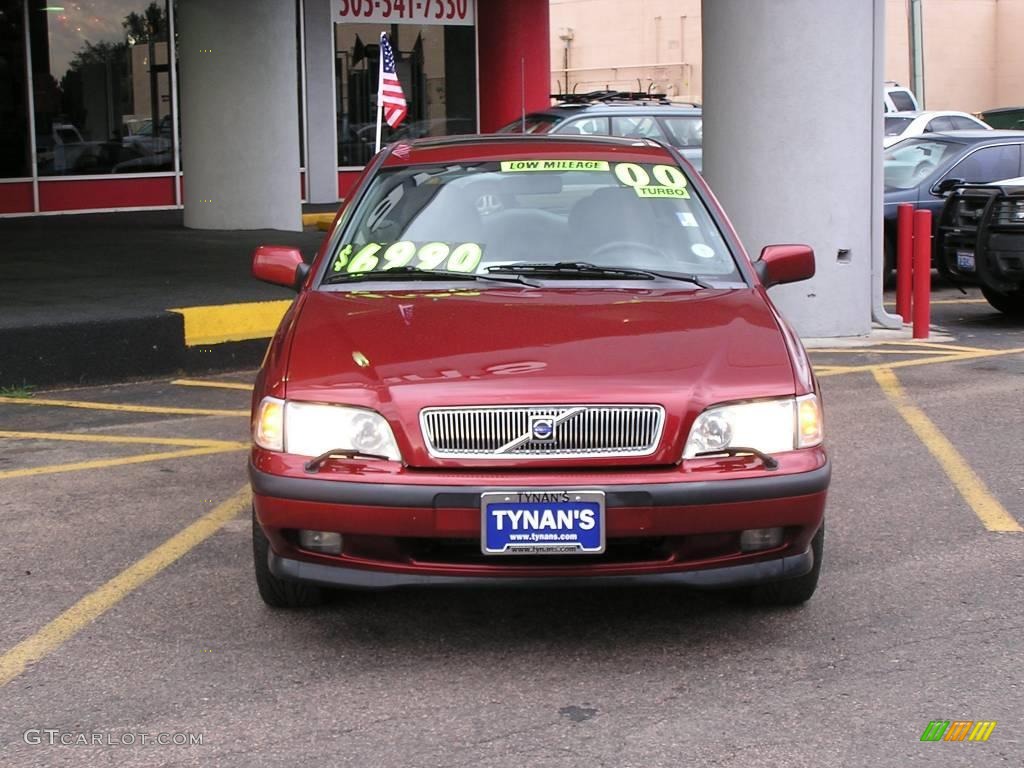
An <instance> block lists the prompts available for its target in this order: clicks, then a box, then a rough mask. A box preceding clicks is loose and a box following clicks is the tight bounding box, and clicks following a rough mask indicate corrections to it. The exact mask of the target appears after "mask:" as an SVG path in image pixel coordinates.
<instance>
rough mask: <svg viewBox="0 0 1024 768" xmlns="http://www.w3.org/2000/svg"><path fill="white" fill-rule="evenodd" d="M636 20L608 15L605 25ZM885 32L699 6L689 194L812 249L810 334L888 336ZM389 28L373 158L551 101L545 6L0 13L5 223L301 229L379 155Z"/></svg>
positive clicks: (821, 9)
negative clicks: (123, 218) (389, 94)
mask: <svg viewBox="0 0 1024 768" xmlns="http://www.w3.org/2000/svg"><path fill="white" fill-rule="evenodd" d="M616 14H617V15H616ZM637 18H638V16H637V13H636V11H635V9H634V4H632V3H622V4H620V7H619V9H618V10H617V11H616V13H613V14H610V15H609V16H608V18H607V19H606V24H607V25H609V27H608V28H609V29H611V28H614V27H615V26H616V25H617V24H621V25H623V29H624V30H625V29H626V25H627V24H628V23H629V24H635V23H636V22H637ZM884 18H885V0H865V1H864V2H857V3H852V2H851V3H836V2H834V0H792V1H791V2H786V3H779V2H777V0H705V2H704V3H703V6H702V14H701V19H700V36H701V41H702V79H703V84H704V87H703V99H702V100H703V120H704V131H703V136H704V157H703V174H704V176H705V177H706V178H707V179H708V181H709V182H710V183H711V185H712V187H713V188H714V190H715V192H716V194H717V196H718V198H719V199H720V200H721V201H722V203H723V204H724V206H725V209H726V210H727V211H728V212H729V215H730V217H731V219H732V221H733V223H734V224H735V226H736V228H737V230H738V232H739V234H740V236H741V237H742V239H743V241H744V242H745V243H746V245H747V247H748V249H749V250H750V251H751V255H752V256H754V257H756V255H757V253H758V252H759V251H760V249H761V247H762V246H764V245H767V244H769V243H778V242H794V241H798V242H806V243H809V244H810V245H812V246H813V248H814V249H815V252H816V254H817V275H816V276H815V278H814V279H813V280H812V281H809V282H806V283H801V284H799V285H794V286H780V287H779V288H777V289H773V296H774V297H775V300H776V301H777V302H778V303H779V304H780V306H781V307H782V308H783V311H784V312H785V313H786V314H787V316H788V317H789V319H790V320H791V321H792V322H793V324H794V325H795V326H796V328H797V330H798V331H799V332H800V333H801V334H802V335H805V336H843V335H848V336H853V335H862V334H865V333H867V332H868V331H869V330H870V328H871V325H872V320H874V321H875V322H880V323H882V324H883V325H886V326H888V327H897V326H898V325H899V321H898V320H897V319H896V318H894V317H892V316H890V315H888V314H887V313H886V312H885V310H884V309H883V305H882V286H881V282H882V281H881V278H880V273H881V258H882V254H881V245H882V215H881V214H882V173H881V171H882V167H881V151H880V150H881V146H882V136H883V133H882V115H881V111H880V110H879V108H878V105H879V104H881V103H882V82H883V74H884V47H885V46H884V42H885V34H884ZM686 29H687V30H689V29H690V27H686ZM382 31H386V32H387V33H388V35H389V37H390V40H391V43H392V46H393V48H394V50H395V57H396V64H397V71H398V76H399V78H400V81H401V83H402V86H403V88H404V90H405V94H406V97H407V99H408V102H409V115H408V117H407V119H406V120H405V123H404V124H403V125H401V126H399V128H398V129H397V130H396V131H395V132H390V131H389V132H388V133H386V135H385V137H384V140H385V141H389V140H394V139H397V138H402V137H406V138H414V137H420V136H431V135H442V134H453V133H473V132H476V131H477V130H479V131H482V132H488V131H493V130H495V129H497V128H498V127H500V126H502V125H503V124H505V123H507V122H510V121H513V120H515V119H516V118H517V117H518V116H519V115H520V114H522V112H523V111H524V110H533V109H538V108H543V107H545V106H547V105H548V104H549V103H550V101H549V88H550V75H551V71H552V70H551V53H550V50H551V48H550V43H551V35H552V30H551V24H550V16H549V0H217V1H216V2H213V1H212V0H155V1H150V0H77V1H73V0H0V217H7V216H26V215H28V216H33V215H46V214H55V213H68V212H83V211H118V210H138V209H159V208H168V209H174V208H181V209H183V218H184V225H185V226H186V227H191V228H197V229H229V230H230V229H278V230H298V229H300V228H301V226H302V204H303V203H304V202H307V203H315V204H330V203H336V202H337V201H338V200H339V199H342V198H344V197H345V196H346V195H347V194H348V192H349V190H351V189H352V187H353V185H354V184H355V182H356V180H357V179H358V177H359V173H360V171H361V169H362V168H363V167H364V166H365V164H366V162H367V160H368V159H369V158H370V156H371V155H372V153H373V149H374V143H375V136H374V134H375V118H376V91H377V78H378V62H379V54H378V40H379V36H380V33H381V32H382ZM808 94H813V98H814V101H813V104H814V109H813V110H812V111H810V112H809V111H808V109H807V106H808ZM762 126H770V128H771V129H770V130H759V129H758V130H755V129H754V128H755V127H762Z"/></svg>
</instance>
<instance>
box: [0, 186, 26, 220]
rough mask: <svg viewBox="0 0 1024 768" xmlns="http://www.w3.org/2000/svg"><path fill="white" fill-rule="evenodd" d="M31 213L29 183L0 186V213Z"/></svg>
mask: <svg viewBox="0 0 1024 768" xmlns="http://www.w3.org/2000/svg"><path fill="white" fill-rule="evenodd" d="M31 211H32V182H31V181H15V182H7V183H5V184H0V213H30V212H31Z"/></svg>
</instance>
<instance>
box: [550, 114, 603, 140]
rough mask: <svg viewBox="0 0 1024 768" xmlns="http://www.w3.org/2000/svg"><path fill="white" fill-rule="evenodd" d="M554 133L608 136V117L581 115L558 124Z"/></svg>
mask: <svg viewBox="0 0 1024 768" xmlns="http://www.w3.org/2000/svg"><path fill="white" fill-rule="evenodd" d="M552 133H558V134H580V135H583V136H607V135H608V133H609V131H608V118H607V117H580V118H577V119H576V120H570V121H569V122H567V123H564V124H562V125H560V126H558V127H557V128H556V129H555V130H553V131H552Z"/></svg>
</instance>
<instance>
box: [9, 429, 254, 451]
mask: <svg viewBox="0 0 1024 768" xmlns="http://www.w3.org/2000/svg"><path fill="white" fill-rule="evenodd" d="M0 438H8V439H11V440H60V441H66V442H72V443H123V444H125V445H136V444H138V445H180V446H183V447H186V448H225V449H227V450H234V449H236V448H248V447H249V445H248V443H239V442H237V441H233V440H206V439H204V438H195V439H192V438H184V437H137V436H134V435H132V436H128V435H90V434H78V433H77V432H12V431H9V430H0Z"/></svg>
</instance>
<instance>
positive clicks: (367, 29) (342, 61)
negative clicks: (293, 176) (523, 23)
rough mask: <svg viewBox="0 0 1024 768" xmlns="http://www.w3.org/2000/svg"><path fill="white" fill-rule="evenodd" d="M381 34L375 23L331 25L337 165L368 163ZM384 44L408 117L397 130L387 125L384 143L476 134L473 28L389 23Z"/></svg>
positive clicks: (374, 135)
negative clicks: (388, 46) (391, 53)
mask: <svg viewBox="0 0 1024 768" xmlns="http://www.w3.org/2000/svg"><path fill="white" fill-rule="evenodd" d="M380 32H381V25H379V24H337V25H335V29H334V40H335V56H336V59H335V67H336V70H335V71H336V82H337V93H338V98H337V112H338V165H340V166H358V165H365V164H366V163H367V161H368V160H369V159H370V157H371V156H372V155H373V151H374V141H375V139H376V130H377V77H378V72H379V67H380V64H379V58H378V55H379V54H378V50H379V46H378V44H377V41H378V39H379V38H380ZM388 38H389V40H390V41H391V47H392V48H393V49H394V51H395V59H396V62H395V63H396V65H397V68H398V79H399V81H400V82H401V83H402V90H403V91H404V92H405V100H406V102H407V104H408V109H409V114H408V115H407V116H406V118H405V121H404V122H403V123H402V124H401V125H399V126H398V128H397V129H395V130H391V129H390V128H389V127H388V125H387V123H385V124H384V129H383V133H382V137H381V141H382V143H388V142H391V141H398V140H400V139H403V138H410V139H416V138H420V137H423V136H448V135H454V134H461V133H476V130H477V124H476V35H475V32H474V28H473V27H472V26H456V25H451V26H444V25H416V24H392V25H390V29H389V30H388Z"/></svg>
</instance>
